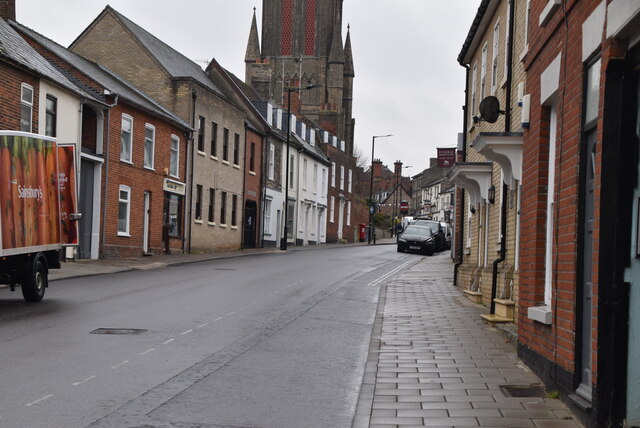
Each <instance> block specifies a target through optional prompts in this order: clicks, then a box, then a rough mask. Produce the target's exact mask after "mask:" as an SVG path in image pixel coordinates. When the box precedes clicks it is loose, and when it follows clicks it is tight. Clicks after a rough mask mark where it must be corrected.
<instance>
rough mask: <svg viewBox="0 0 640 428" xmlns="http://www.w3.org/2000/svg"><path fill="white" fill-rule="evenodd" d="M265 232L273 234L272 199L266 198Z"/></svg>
mask: <svg viewBox="0 0 640 428" xmlns="http://www.w3.org/2000/svg"><path fill="white" fill-rule="evenodd" d="M264 234H265V235H271V199H268V198H265V200H264Z"/></svg>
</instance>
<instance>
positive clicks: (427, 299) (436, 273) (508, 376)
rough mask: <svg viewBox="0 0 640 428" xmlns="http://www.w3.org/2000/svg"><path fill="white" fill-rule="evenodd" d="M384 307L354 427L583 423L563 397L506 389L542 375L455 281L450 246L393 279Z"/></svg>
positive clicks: (385, 289) (549, 427)
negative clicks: (371, 373) (369, 388)
mask: <svg viewBox="0 0 640 428" xmlns="http://www.w3.org/2000/svg"><path fill="white" fill-rule="evenodd" d="M377 311H378V312H377V314H376V322H377V323H374V331H373V335H372V341H371V346H370V349H369V353H368V358H369V360H368V367H370V368H371V370H374V368H375V378H374V379H373V380H372V379H371V378H369V381H370V382H372V383H373V388H374V393H373V395H372V396H371V397H370V401H367V400H363V399H362V397H361V400H360V402H359V404H358V412H357V414H356V418H355V420H354V423H353V426H354V427H358V428H359V427H364V426H369V427H374V426H396V427H399V426H421V427H428V426H438V427H445V426H451V427H458V426H482V427H513V428H518V427H528V428H553V427H559V428H564V427H580V426H581V425H580V424H579V423H578V422H577V421H576V420H574V419H573V416H572V415H571V412H570V411H569V410H568V408H567V407H566V406H565V405H564V404H563V403H562V402H560V401H559V400H555V399H551V398H545V397H507V396H505V395H504V393H503V391H502V389H501V388H500V387H501V386H503V385H513V384H542V381H541V380H540V379H539V378H538V377H537V376H536V375H535V374H533V373H532V372H531V370H529V369H528V368H527V367H526V366H525V365H524V364H523V363H522V361H521V360H520V359H519V358H518V357H517V355H516V353H515V350H514V347H513V345H512V344H511V343H509V340H508V339H506V338H505V337H504V336H503V335H502V334H501V333H500V331H499V330H498V329H496V328H494V327H492V326H491V325H488V324H485V322H484V321H483V320H482V318H481V317H480V315H481V314H483V313H486V312H487V311H486V308H484V307H483V306H480V305H476V304H474V303H472V302H471V301H469V300H468V299H466V298H465V297H464V295H463V293H462V290H460V289H458V288H457V287H455V286H453V265H452V264H451V262H450V261H449V259H448V256H447V255H446V254H442V255H436V256H434V257H425V258H424V259H423V260H422V261H420V262H419V263H417V264H414V265H413V266H411V267H410V268H409V269H408V270H406V271H405V272H402V273H401V274H400V275H397V276H396V277H394V278H391V279H389V281H388V282H387V283H386V284H383V285H382V289H381V294H380V299H379V304H378V309H377ZM367 408H368V409H369V411H368V412H367V411H366V409H367ZM392 412H394V413H392ZM391 415H393V417H390V416H391Z"/></svg>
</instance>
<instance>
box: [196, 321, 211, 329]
mask: <svg viewBox="0 0 640 428" xmlns="http://www.w3.org/2000/svg"><path fill="white" fill-rule="evenodd" d="M208 325H209V323H208V322H206V323H204V324H200V325H199V326H198V328H202V327H206V326H208Z"/></svg>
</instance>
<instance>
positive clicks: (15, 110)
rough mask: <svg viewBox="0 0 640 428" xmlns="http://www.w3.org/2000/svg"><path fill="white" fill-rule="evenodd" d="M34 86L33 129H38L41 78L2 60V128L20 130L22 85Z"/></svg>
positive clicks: (0, 106) (0, 110)
mask: <svg viewBox="0 0 640 428" xmlns="http://www.w3.org/2000/svg"><path fill="white" fill-rule="evenodd" d="M22 83H26V84H28V85H30V86H31V87H32V88H33V110H32V113H33V114H32V121H33V122H32V129H33V130H34V131H35V130H36V129H38V99H39V85H40V79H39V78H38V77H36V76H34V75H32V74H30V73H27V72H25V71H23V70H20V69H17V68H15V67H13V66H10V65H9V64H7V63H5V62H0V129H3V130H11V131H19V130H20V99H21V85H22Z"/></svg>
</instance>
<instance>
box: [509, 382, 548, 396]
mask: <svg viewBox="0 0 640 428" xmlns="http://www.w3.org/2000/svg"><path fill="white" fill-rule="evenodd" d="M500 390H501V391H502V393H503V394H504V396H505V397H542V398H544V396H545V394H546V392H545V390H544V387H543V386H541V385H540V384H532V385H500Z"/></svg>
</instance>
